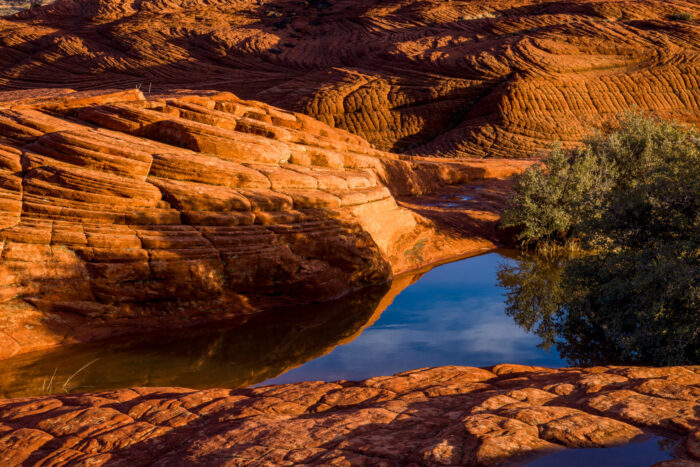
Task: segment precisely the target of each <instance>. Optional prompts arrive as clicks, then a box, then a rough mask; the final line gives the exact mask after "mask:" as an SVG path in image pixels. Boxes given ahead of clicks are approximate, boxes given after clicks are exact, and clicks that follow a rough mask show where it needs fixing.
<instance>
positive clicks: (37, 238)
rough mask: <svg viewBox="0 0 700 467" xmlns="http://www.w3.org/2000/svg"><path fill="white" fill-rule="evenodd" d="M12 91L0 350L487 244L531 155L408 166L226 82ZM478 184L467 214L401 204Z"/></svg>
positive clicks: (328, 282) (235, 308)
mask: <svg viewBox="0 0 700 467" xmlns="http://www.w3.org/2000/svg"><path fill="white" fill-rule="evenodd" d="M2 96H4V97H6V98H7V99H8V100H5V102H4V103H1V104H0V177H1V178H0V181H1V182H2V183H1V184H0V254H1V255H2V256H1V258H2V259H1V261H0V271H1V274H0V281H1V282H0V323H1V324H2V331H3V332H2V333H0V343H1V344H2V345H0V357H7V356H9V355H12V354H14V353H17V352H23V351H27V350H31V349H35V348H40V347H45V346H49V345H56V344H59V343H69V342H74V341H85V340H92V339H96V338H101V337H107V336H109V335H111V334H114V333H115V332H117V330H121V331H130V330H131V331H133V330H144V329H148V328H149V326H151V327H153V328H162V327H173V326H184V325H188V324H194V323H196V322H200V321H205V320H212V319H225V318H229V317H232V316H237V315H240V314H242V313H248V312H253V311H256V310H259V309H261V308H263V307H266V306H268V305H270V304H274V303H280V302H289V301H291V302H298V303H305V302H310V301H322V300H328V299H331V298H334V297H338V296H340V295H342V294H344V293H347V292H348V291H351V290H354V289H358V288H361V287H364V286H368V285H376V284H381V283H384V282H386V281H387V280H389V279H390V278H391V276H392V274H393V273H397V272H401V271H405V270H408V269H413V268H416V267H418V266H422V265H425V264H428V263H431V262H434V261H438V260H441V259H445V258H448V257H450V256H454V255H457V254H463V253H466V252H469V251H479V249H483V248H489V247H493V245H494V243H493V242H494V241H497V238H496V231H495V227H494V226H495V222H496V221H497V219H498V215H497V212H498V209H499V208H500V205H499V202H495V203H494V199H496V200H499V199H502V197H503V196H504V193H505V190H506V188H507V183H506V185H504V184H503V183H504V182H502V181H499V180H497V179H498V178H503V177H506V176H508V175H511V174H513V173H516V172H518V171H521V170H523V169H524V168H525V167H526V166H527V165H528V164H529V162H525V163H524V162H507V161H500V162H499V161H494V162H491V163H488V164H484V163H480V162H476V161H475V162H472V163H470V162H437V161H431V160H418V161H404V160H401V159H399V157H398V156H397V155H395V154H391V153H386V152H382V151H379V150H377V149H375V148H374V147H372V146H371V145H370V144H369V143H367V142H366V141H364V140H363V139H362V138H360V137H358V136H355V135H352V134H350V133H348V132H346V131H343V130H337V129H333V128H331V127H328V126H327V125H325V124H323V123H320V122H318V121H316V120H313V119H311V118H309V117H307V116H304V115H301V114H296V113H291V112H286V111H282V110H279V109H276V108H274V107H270V106H268V105H266V104H262V103H260V102H254V101H244V100H241V99H239V98H238V97H236V96H235V95H233V94H230V93H216V92H208V93H198V94H194V93H192V92H181V93H176V94H170V95H162V96H151V97H149V98H145V97H144V95H143V94H142V93H141V92H139V91H135V90H132V91H125V92H121V93H112V94H109V93H106V94H105V93H104V92H82V93H75V92H74V93H70V92H66V91H60V92H59V93H53V92H52V91H50V90H33V91H28V92H23V93H9V94H3V95H2ZM10 97H11V99H10ZM1 100H2V97H0V101H1ZM485 179H488V180H485ZM474 180H482V181H481V182H479V183H482V184H483V185H484V186H483V187H482V188H484V189H483V190H480V191H481V192H483V196H482V201H479V200H476V201H475V202H472V203H468V204H467V205H464V206H461V208H460V209H452V210H444V209H440V208H430V207H429V206H427V207H424V208H425V209H427V211H430V212H427V211H426V212H423V213H422V210H421V209H418V208H417V207H416V206H415V205H412V204H410V203H409V204H406V207H401V206H399V205H398V204H397V202H396V199H395V197H394V195H396V196H399V195H402V196H404V197H406V196H408V197H409V198H407V199H410V196H412V195H420V194H424V193H426V192H431V191H436V190H440V189H442V188H441V187H443V186H446V185H454V184H465V183H467V182H470V181H474ZM445 189H449V188H445ZM494 197H495V198H494ZM423 201H425V200H423ZM447 211H450V212H447ZM455 213H458V214H460V215H459V216H457V217H458V222H457V223H455V222H452V223H447V224H445V225H441V224H440V223H439V222H438V221H439V220H440V219H441V217H440V216H442V215H444V216H446V217H445V219H444V220H449V219H450V216H452V217H455Z"/></svg>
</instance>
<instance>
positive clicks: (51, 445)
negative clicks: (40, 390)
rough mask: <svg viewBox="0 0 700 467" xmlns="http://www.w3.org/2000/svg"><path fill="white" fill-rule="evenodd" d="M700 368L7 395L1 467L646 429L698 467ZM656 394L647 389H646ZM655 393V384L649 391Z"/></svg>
mask: <svg viewBox="0 0 700 467" xmlns="http://www.w3.org/2000/svg"><path fill="white" fill-rule="evenodd" d="M699 387H700V367H675V368H634V367H597V368H588V369H582V368H568V369H560V370H551V369H546V368H536V367H525V366H519V365H497V366H495V367H493V368H489V369H480V368H470V367H440V368H427V369H420V370H413V371H408V372H405V373H399V374H397V375H395V376H390V377H389V376H387V377H376V378H371V379H368V380H365V381H361V382H350V381H338V382H329V383H325V382H320V381H319V382H306V383H297V384H288V385H281V386H265V387H258V388H250V389H240V390H228V389H207V390H204V391H195V390H190V389H181V388H133V389H123V390H117V391H110V392H103V393H89V394H80V395H63V396H51V397H43V398H31V399H7V400H0V460H1V461H2V462H3V465H8V466H11V465H19V464H22V465H62V464H63V463H69V464H71V465H88V464H89V465H103V464H105V465H129V466H137V465H298V464H311V465H397V466H398V465H472V466H479V465H492V464H500V463H503V462H505V461H523V460H527V459H530V458H533V457H537V456H542V455H546V454H548V453H551V452H554V451H557V450H561V449H564V448H590V447H609V446H614V445H617V444H625V443H628V442H630V441H633V440H635V439H637V438H639V437H640V436H642V435H643V434H644V433H645V432H647V433H648V432H655V433H659V434H663V435H666V436H669V437H671V438H673V439H676V440H679V441H678V443H677V444H676V447H675V448H674V450H673V454H674V456H675V457H677V458H678V460H677V461H675V462H676V463H675V464H672V463H670V462H669V463H667V465H668V464H671V465H694V462H693V459H695V460H697V461H700V457H698V450H697V444H698V443H697V440H698V428H699V427H700V419H699V418H698V410H699V409H700V405H698V401H699V400H700V392H699V391H700V389H698V388H699ZM643 388H647V389H643ZM650 388H653V389H651V390H650Z"/></svg>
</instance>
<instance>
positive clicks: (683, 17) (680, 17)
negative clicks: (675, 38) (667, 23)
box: [670, 11, 693, 21]
mask: <svg viewBox="0 0 700 467" xmlns="http://www.w3.org/2000/svg"><path fill="white" fill-rule="evenodd" d="M670 18H671V19H672V20H675V21H690V20H692V19H693V14H692V13H690V12H689V11H674V12H673V13H672V14H671V16H670Z"/></svg>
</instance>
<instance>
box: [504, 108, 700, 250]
mask: <svg viewBox="0 0 700 467" xmlns="http://www.w3.org/2000/svg"><path fill="white" fill-rule="evenodd" d="M699 154H700V139H699V136H698V134H697V132H696V131H695V130H693V129H688V128H684V127H682V126H680V125H676V124H670V123H666V122H661V121H659V120H657V119H654V118H651V117H646V116H644V115H641V114H637V113H629V114H626V115H624V116H623V117H622V118H621V119H620V121H619V128H618V129H617V130H615V131H613V132H611V133H610V134H609V135H607V136H604V135H601V134H596V135H594V136H592V137H590V138H588V139H586V140H585V141H584V147H583V148H582V149H578V150H574V151H569V152H565V151H563V150H562V149H561V148H559V147H555V148H554V149H553V150H552V151H551V152H550V154H549V155H548V156H547V158H546V159H545V160H544V163H545V166H546V169H545V168H544V167H542V166H539V165H536V166H533V167H531V168H529V169H528V170H527V171H525V172H524V173H523V174H521V175H520V176H518V177H517V178H516V180H515V186H514V194H513V196H512V197H511V199H510V200H509V202H508V204H507V206H506V210H505V212H504V213H503V218H502V221H501V223H502V225H503V226H504V227H515V228H517V229H519V231H520V233H519V235H518V239H520V240H521V241H522V242H523V243H524V244H532V243H537V242H541V241H543V240H553V239H565V238H566V237H567V236H572V235H581V234H583V236H584V237H586V238H587V239H588V241H590V242H601V241H603V242H604V241H605V240H611V239H612V238H618V240H619V241H621V242H622V243H624V244H626V242H627V241H628V237H630V236H631V237H634V236H635V235H636V236H637V238H636V239H637V240H643V238H642V237H643V236H644V235H647V234H652V233H653V232H654V231H656V230H658V229H661V230H666V231H667V233H669V232H670V231H674V230H675V229H676V228H678V226H677V225H672V224H673V223H674V222H684V221H683V220H682V219H681V218H680V217H678V218H676V219H675V220H672V219H670V217H669V215H666V214H665V212H667V210H668V209H671V212H672V213H674V215H680V216H681V217H683V216H687V214H683V213H682V212H681V211H683V210H684V209H687V208H688V207H689V206H688V203H691V204H692V202H693V201H692V200H690V199H688V191H687V190H686V189H685V188H684V189H683V190H681V192H678V191H677V192H675V193H672V192H673V190H678V187H677V186H676V187H674V186H666V187H664V184H669V183H671V184H672V183H674V182H680V183H681V184H685V183H690V184H697V183H698V177H697V167H698V163H700V161H699V159H698V158H699V157H700V156H699ZM678 203H680V204H682V205H683V206H682V207H681V206H680V205H678ZM652 214H653V215H655V216H656V217H655V218H654V219H650V218H649V215H652ZM649 221H651V222H649ZM669 229H670V231H669ZM613 231H614V232H613ZM635 231H636V232H635ZM658 233H660V231H659V232H658ZM601 235H602V237H601Z"/></svg>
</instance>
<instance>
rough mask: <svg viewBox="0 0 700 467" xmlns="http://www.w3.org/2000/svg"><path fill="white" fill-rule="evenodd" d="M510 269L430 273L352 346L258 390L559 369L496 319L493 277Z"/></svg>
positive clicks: (452, 268)
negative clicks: (399, 376) (423, 373)
mask: <svg viewBox="0 0 700 467" xmlns="http://www.w3.org/2000/svg"><path fill="white" fill-rule="evenodd" d="M513 261H514V260H512V259H510V258H507V257H505V256H502V255H501V254H499V253H489V254H485V255H482V256H478V257H475V258H467V259H465V260H461V261H456V262H453V263H448V264H445V265H442V266H439V267H436V268H434V269H432V270H430V271H428V272H427V273H426V274H425V275H424V276H422V277H421V278H420V279H419V280H418V281H417V282H416V283H415V284H413V285H411V286H409V287H408V288H406V289H405V290H404V291H403V292H401V293H400V294H399V296H398V297H396V299H395V300H394V302H393V303H392V304H391V305H390V306H389V307H388V308H387V309H386V310H385V311H384V312H383V313H382V315H381V317H380V318H379V319H378V320H377V321H376V322H375V323H374V324H373V325H372V326H371V327H369V328H367V329H365V331H364V332H363V333H362V334H361V335H360V336H359V337H357V338H356V339H355V340H354V341H352V342H350V343H348V344H345V345H341V346H338V347H336V348H335V349H334V350H333V351H332V352H331V353H329V354H328V355H325V356H323V357H320V358H317V359H315V360H312V361H310V362H307V363H306V364H304V365H302V366H301V367H298V368H295V369H292V370H290V371H288V372H287V373H285V374H283V375H281V376H279V377H277V378H273V379H271V380H268V381H266V382H265V384H269V383H289V382H296V381H308V380H317V379H319V380H334V379H351V380H352V379H363V378H368V377H371V376H377V375H389V374H393V373H397V372H400V371H405V370H409V369H413V368H420V367H427V366H439V365H466V366H488V365H494V364H498V363H518V364H524V365H540V366H548V367H560V366H566V362H565V361H564V360H562V359H561V358H560V357H559V355H558V354H557V352H556V350H555V349H552V350H551V351H550V352H547V351H545V350H542V349H539V348H537V344H538V343H539V338H538V337H537V336H534V335H532V334H529V333H527V332H525V331H524V330H523V329H521V328H520V327H519V326H518V325H517V324H515V323H514V322H513V319H512V318H510V317H509V316H507V315H506V314H505V313H504V296H503V289H502V288H500V287H499V286H498V285H497V279H496V273H497V271H498V266H499V264H502V263H504V262H506V263H508V262H513Z"/></svg>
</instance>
